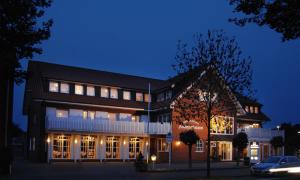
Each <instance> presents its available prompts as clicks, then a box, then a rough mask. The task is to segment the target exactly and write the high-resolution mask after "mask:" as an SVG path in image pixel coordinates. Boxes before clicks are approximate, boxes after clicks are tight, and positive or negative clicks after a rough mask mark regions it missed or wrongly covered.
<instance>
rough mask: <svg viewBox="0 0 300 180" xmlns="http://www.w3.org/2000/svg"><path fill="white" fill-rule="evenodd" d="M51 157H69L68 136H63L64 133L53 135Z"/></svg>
mask: <svg viewBox="0 0 300 180" xmlns="http://www.w3.org/2000/svg"><path fill="white" fill-rule="evenodd" d="M53 158H54V159H70V136H65V135H55V136H54V139H53Z"/></svg>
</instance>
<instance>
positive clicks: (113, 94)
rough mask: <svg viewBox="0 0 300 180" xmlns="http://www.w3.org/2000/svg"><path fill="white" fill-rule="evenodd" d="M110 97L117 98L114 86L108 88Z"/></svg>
mask: <svg viewBox="0 0 300 180" xmlns="http://www.w3.org/2000/svg"><path fill="white" fill-rule="evenodd" d="M110 98H112V99H118V90H117V89H116V88H111V89H110Z"/></svg>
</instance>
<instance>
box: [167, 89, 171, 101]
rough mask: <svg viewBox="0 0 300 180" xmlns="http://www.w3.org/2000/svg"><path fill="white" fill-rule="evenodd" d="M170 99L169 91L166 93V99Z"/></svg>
mask: <svg viewBox="0 0 300 180" xmlns="http://www.w3.org/2000/svg"><path fill="white" fill-rule="evenodd" d="M171 98H172V91H171V90H169V91H167V92H166V99H171Z"/></svg>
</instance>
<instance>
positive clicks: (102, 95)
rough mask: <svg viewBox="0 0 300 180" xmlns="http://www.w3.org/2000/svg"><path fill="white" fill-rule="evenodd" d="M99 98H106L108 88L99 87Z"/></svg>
mask: <svg viewBox="0 0 300 180" xmlns="http://www.w3.org/2000/svg"><path fill="white" fill-rule="evenodd" d="M100 93H101V97H104V98H108V88H106V87H101V92H100Z"/></svg>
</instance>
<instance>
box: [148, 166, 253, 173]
mask: <svg viewBox="0 0 300 180" xmlns="http://www.w3.org/2000/svg"><path fill="white" fill-rule="evenodd" d="M247 168H249V167H235V168H232V167H230V168H211V169H210V170H232V169H247ZM175 171H176V172H189V171H206V168H192V169H176V168H173V169H168V168H160V169H150V170H148V171H146V172H155V173H164V172H175Z"/></svg>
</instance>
